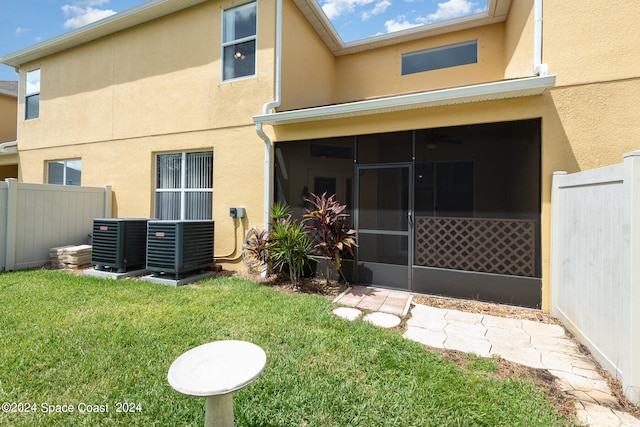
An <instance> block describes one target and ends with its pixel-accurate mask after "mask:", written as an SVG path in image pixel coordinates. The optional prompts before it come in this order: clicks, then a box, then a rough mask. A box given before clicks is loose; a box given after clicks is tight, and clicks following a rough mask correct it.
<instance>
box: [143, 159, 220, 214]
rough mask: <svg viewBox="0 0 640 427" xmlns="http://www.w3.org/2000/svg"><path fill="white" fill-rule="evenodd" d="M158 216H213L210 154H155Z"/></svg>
mask: <svg viewBox="0 0 640 427" xmlns="http://www.w3.org/2000/svg"><path fill="white" fill-rule="evenodd" d="M156 168H157V170H156V174H157V175H156V176H157V178H156V213H155V216H156V218H158V219H213V216H212V212H213V153H212V152H211V151H199V152H191V153H169V154H158V156H157V163H156Z"/></svg>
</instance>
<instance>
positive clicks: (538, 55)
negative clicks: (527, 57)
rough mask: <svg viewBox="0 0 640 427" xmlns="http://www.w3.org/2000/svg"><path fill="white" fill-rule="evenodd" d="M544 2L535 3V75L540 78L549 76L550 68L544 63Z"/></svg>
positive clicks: (538, 0) (537, 1) (535, 1)
mask: <svg viewBox="0 0 640 427" xmlns="http://www.w3.org/2000/svg"><path fill="white" fill-rule="evenodd" d="M542 1H543V0H534V2H533V73H534V74H536V75H538V76H547V75H549V66H548V65H547V64H543V63H542V38H543V35H542Z"/></svg>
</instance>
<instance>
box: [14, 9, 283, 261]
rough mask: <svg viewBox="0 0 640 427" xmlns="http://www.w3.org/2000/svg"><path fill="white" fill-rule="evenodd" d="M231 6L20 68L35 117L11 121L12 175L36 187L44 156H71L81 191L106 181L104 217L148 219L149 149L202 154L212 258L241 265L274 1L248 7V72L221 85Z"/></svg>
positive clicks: (259, 206)
mask: <svg viewBox="0 0 640 427" xmlns="http://www.w3.org/2000/svg"><path fill="white" fill-rule="evenodd" d="M234 4H238V2H235V1H223V2H207V3H205V4H202V5H200V6H195V7H192V8H189V9H186V10H184V11H182V12H178V13H175V14H173V15H170V16H166V17H164V18H160V19H158V20H155V21H151V22H148V23H146V24H143V25H140V26H137V27H134V28H131V29H129V30H126V31H122V32H119V33H116V34H113V35H111V36H108V37H105V38H103V39H99V40H96V41H94V42H92V43H89V44H86V45H83V46H79V47H77V48H74V49H71V50H68V51H65V52H62V53H59V54H56V55H53V56H50V57H46V58H43V59H42V60H40V61H37V62H34V63H31V64H25V65H24V66H23V67H21V70H22V73H23V74H22V78H23V79H24V73H25V72H26V71H27V70H29V69H33V68H40V69H41V79H42V80H41V104H40V117H39V118H38V119H34V120H29V121H24V120H21V121H20V130H19V132H20V147H19V148H20V161H21V164H22V170H23V174H22V177H21V180H22V181H25V182H46V165H47V162H48V161H51V160H57V159H81V160H82V184H83V185H88V186H103V185H105V184H109V185H111V186H112V190H113V212H112V214H113V216H115V217H153V216H154V190H155V185H156V183H155V179H156V165H155V161H156V154H158V153H162V152H180V151H194V150H212V151H213V162H214V166H213V187H214V189H213V219H214V220H215V222H216V234H215V256H216V257H223V258H225V259H226V265H227V266H228V267H230V268H241V266H242V262H241V259H240V258H239V257H240V255H241V254H240V250H241V246H242V239H243V237H244V234H245V233H246V231H247V230H248V228H250V227H253V226H256V227H262V222H263V216H262V213H263V200H264V198H263V190H264V183H263V178H264V166H265V165H264V142H263V141H262V140H261V139H260V138H259V137H258V136H257V134H256V130H255V125H254V124H253V120H252V118H253V116H254V115H256V114H259V113H260V112H261V107H262V105H263V104H264V103H266V102H269V101H271V100H273V98H274V90H273V80H274V60H273V52H274V41H275V33H274V31H273V27H272V25H271V23H272V22H274V20H275V2H259V3H258V38H257V40H258V47H257V49H258V52H257V76H255V77H249V78H245V79H237V80H233V81H227V82H222V81H221V77H220V75H221V60H220V57H221V40H220V39H221V34H222V31H221V22H222V10H223V9H225V8H228V7H230V6H232V5H234ZM263 21H264V22H265V24H262V22H263ZM23 108H24V105H23V100H21V102H20V114H23ZM230 207H244V208H245V209H246V214H247V217H246V218H244V219H242V220H238V219H236V220H234V219H232V218H230V217H229V208H230Z"/></svg>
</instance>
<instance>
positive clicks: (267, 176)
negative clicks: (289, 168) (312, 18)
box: [256, 0, 282, 230]
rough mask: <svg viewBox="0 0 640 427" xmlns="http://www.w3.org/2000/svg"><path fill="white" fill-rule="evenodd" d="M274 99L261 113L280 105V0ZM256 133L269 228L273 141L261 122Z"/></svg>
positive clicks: (264, 213) (277, 18) (264, 106)
mask: <svg viewBox="0 0 640 427" xmlns="http://www.w3.org/2000/svg"><path fill="white" fill-rule="evenodd" d="M274 83H275V99H274V100H273V101H271V102H267V103H266V104H264V105H263V106H262V114H263V115H265V114H269V112H270V111H271V109H273V108H277V107H279V106H280V101H281V100H280V96H281V90H282V0H276V46H275V82H274ZM256 133H257V134H258V136H259V137H260V138H262V140H263V141H264V212H263V218H264V219H263V221H264V229H265V230H269V223H270V222H271V200H272V199H273V174H272V169H273V143H272V142H271V139H270V138H269V136H268V135H267V134H266V133H265V132H264V130H263V129H262V122H258V123H256Z"/></svg>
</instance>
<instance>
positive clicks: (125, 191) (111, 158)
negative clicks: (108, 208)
mask: <svg viewBox="0 0 640 427" xmlns="http://www.w3.org/2000/svg"><path fill="white" fill-rule="evenodd" d="M263 149H264V146H263V145H262V143H261V140H260V139H259V138H257V136H256V133H255V128H254V127H251V126H244V127H238V128H231V129H219V130H208V131H201V132H192V133H181V134H174V135H158V136H150V137H144V138H135V139H124V140H120V141H111V142H109V143H89V144H83V145H75V146H68V147H60V148H51V149H42V150H28V151H25V152H21V154H20V155H21V160H22V162H23V163H25V164H29V165H30V167H29V168H23V171H24V173H23V179H22V180H23V181H25V182H44V181H45V180H46V162H47V161H49V160H51V159H55V158H81V159H82V184H83V185H87V186H102V185H105V184H110V185H112V190H113V212H112V214H113V216H114V217H120V218H149V217H153V214H154V206H153V203H154V189H155V178H154V177H155V168H156V165H155V155H156V154H157V153H161V152H165V151H192V150H212V151H213V219H214V220H215V222H216V235H215V255H216V257H220V256H224V257H229V256H230V257H232V258H233V257H235V256H237V255H239V254H240V253H239V252H238V251H239V248H240V245H241V243H242V238H243V237H244V234H245V233H246V230H248V228H250V227H254V226H255V227H262V200H263V197H262V194H263V189H264V186H263V169H262V165H263V161H264V158H263ZM230 207H244V208H245V209H246V212H247V217H246V218H245V219H243V220H241V221H240V220H235V222H234V220H233V219H232V218H230V217H229V208H230Z"/></svg>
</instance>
